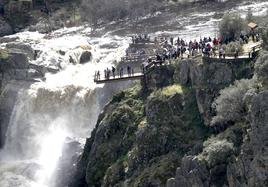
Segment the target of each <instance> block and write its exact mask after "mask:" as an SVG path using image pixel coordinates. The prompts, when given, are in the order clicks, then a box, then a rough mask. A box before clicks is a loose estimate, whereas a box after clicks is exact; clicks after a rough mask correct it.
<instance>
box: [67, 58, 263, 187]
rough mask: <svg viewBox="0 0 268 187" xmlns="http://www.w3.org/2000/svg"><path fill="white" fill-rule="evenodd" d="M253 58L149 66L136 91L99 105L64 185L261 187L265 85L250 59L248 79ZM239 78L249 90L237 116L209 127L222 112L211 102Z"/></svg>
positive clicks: (186, 61)
mask: <svg viewBox="0 0 268 187" xmlns="http://www.w3.org/2000/svg"><path fill="white" fill-rule="evenodd" d="M263 58H264V57H262V59H263ZM265 59H266V56H265ZM253 61H255V60H253ZM253 61H251V62H249V61H248V62H246V61H242V62H239V63H226V62H224V61H222V62H210V61H202V59H201V58H197V59H195V60H183V61H177V62H176V63H174V64H172V65H170V66H168V67H165V66H162V67H155V69H154V70H153V71H151V72H150V73H149V74H148V75H147V76H146V78H145V79H143V81H142V87H140V86H138V85H137V86H136V87H134V88H132V89H130V90H126V91H124V92H122V93H120V94H118V95H116V96H114V98H113V100H112V101H111V102H110V103H109V104H108V105H107V106H106V107H105V109H104V111H103V113H102V114H101V115H100V116H99V120H98V123H97V125H96V128H95V129H94V131H93V132H92V134H91V137H90V138H89V139H88V140H87V142H86V145H85V148H84V152H83V154H82V156H81V157H80V160H79V162H78V164H77V171H76V174H75V176H74V178H73V181H72V182H71V185H70V186H166V185H167V186H170V187H175V186H266V184H267V173H266V171H267V160H266V159H265V157H264V155H265V153H266V152H267V150H266V149H267V145H265V142H266V144H267V138H266V136H265V134H267V127H266V126H267V106H266V105H267V104H266V103H267V102H261V100H265V101H266V99H267V98H266V92H267V90H266V89H267V87H265V85H264V84H260V83H261V82H265V81H263V80H266V81H267V73H264V72H265V70H267V62H266V61H265V60H258V61H257V63H256V65H255V66H257V65H258V69H259V70H258V72H259V73H257V72H256V71H257V70H256V69H257V67H256V68H255V76H254V78H252V76H253ZM261 73H262V78H261V79H258V78H256V77H258V75H259V74H261ZM265 77H266V78H265ZM242 78H250V79H252V80H254V81H252V82H254V83H253V86H251V84H250V86H246V87H245V89H248V90H251V88H256V90H255V92H254V94H253V95H252V96H251V97H245V98H247V99H245V101H247V102H246V103H247V104H246V110H245V111H244V110H243V112H244V113H243V115H242V116H244V117H243V118H240V119H239V120H238V119H230V120H229V119H228V118H226V120H225V121H224V120H223V121H220V122H218V123H212V122H214V121H215V119H216V118H217V117H218V116H219V115H220V114H221V110H220V106H216V107H215V106H214V105H216V104H215V99H216V98H217V97H218V98H220V97H225V95H224V93H225V92H224V91H222V89H224V88H225V87H228V86H229V85H231V84H232V83H234V81H235V80H237V79H242ZM242 82H243V81H242ZM245 82H246V83H247V84H248V82H250V81H245ZM241 84H242V83H241ZM237 85H239V84H238V83H235V86H233V87H235V89H236V86H237ZM260 85H261V86H260ZM233 87H231V88H232V89H233ZM257 88H258V89H257ZM245 89H244V90H245ZM248 90H247V91H248ZM235 93H236V92H235ZM239 93H245V92H239ZM246 93H247V92H246ZM248 94H249V93H248ZM248 94H246V95H248ZM241 97H243V98H244V96H243V95H241ZM233 98H235V97H233ZM216 100H218V99H216ZM228 108H229V110H232V109H233V107H228ZM230 112H232V111H230ZM260 128H261V130H260ZM174 176H175V178H172V177H174Z"/></svg>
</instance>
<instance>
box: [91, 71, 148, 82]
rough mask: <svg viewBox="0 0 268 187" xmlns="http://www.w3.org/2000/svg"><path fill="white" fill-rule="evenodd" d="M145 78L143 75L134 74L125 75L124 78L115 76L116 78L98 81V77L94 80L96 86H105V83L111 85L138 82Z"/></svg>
mask: <svg viewBox="0 0 268 187" xmlns="http://www.w3.org/2000/svg"><path fill="white" fill-rule="evenodd" d="M143 76H144V74H143V73H134V74H132V75H123V76H121V77H120V76H118V75H117V76H115V77H110V78H109V79H108V78H100V79H97V78H96V77H95V78H94V82H95V83H96V84H103V83H111V82H119V81H128V80H136V79H140V78H142V77H143Z"/></svg>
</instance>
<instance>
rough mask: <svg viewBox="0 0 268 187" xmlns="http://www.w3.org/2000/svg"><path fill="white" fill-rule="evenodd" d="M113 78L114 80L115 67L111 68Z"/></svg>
mask: <svg viewBox="0 0 268 187" xmlns="http://www.w3.org/2000/svg"><path fill="white" fill-rule="evenodd" d="M112 72H113V77H114V78H115V67H113V66H112Z"/></svg>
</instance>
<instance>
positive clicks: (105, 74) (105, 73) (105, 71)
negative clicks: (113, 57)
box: [104, 69, 107, 79]
mask: <svg viewBox="0 0 268 187" xmlns="http://www.w3.org/2000/svg"><path fill="white" fill-rule="evenodd" d="M104 78H105V79H107V70H106V69H105V70H104Z"/></svg>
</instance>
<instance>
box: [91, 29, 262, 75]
mask: <svg viewBox="0 0 268 187" xmlns="http://www.w3.org/2000/svg"><path fill="white" fill-rule="evenodd" d="M250 37H252V40H253V42H258V41H259V40H260V36H259V34H256V33H252V32H251V33H248V34H243V33H241V35H240V37H239V40H238V41H239V42H240V44H241V45H243V44H247V43H248V42H249V38H250ZM146 41H150V37H149V36H148V35H147V34H141V35H135V36H132V42H133V43H134V44H135V43H139V42H146ZM155 42H157V43H159V44H160V46H161V50H158V51H157V52H156V56H155V58H149V59H148V61H146V62H144V63H143V64H142V68H141V69H142V71H143V72H144V71H145V70H146V69H147V67H148V66H149V65H150V64H159V65H162V64H163V63H165V62H166V61H170V60H172V59H177V58H182V59H183V58H184V57H186V58H190V57H194V56H196V55H198V54H202V55H203V56H207V57H213V56H214V57H216V56H217V55H218V57H219V58H224V59H225V57H226V49H225V48H224V47H223V44H228V42H231V41H223V40H221V38H216V37H215V38H213V39H212V38H211V37H204V38H200V39H199V40H196V39H194V40H190V41H189V42H187V41H186V40H184V39H182V38H180V37H178V38H176V39H175V38H173V37H170V38H169V39H168V38H160V39H159V38H155ZM130 53H131V52H130V51H126V55H127V56H128V55H129V54H130ZM217 53H218V54H217ZM139 54H140V55H145V52H144V51H142V50H141V52H140V53H139ZM238 56H239V49H237V48H235V52H234V57H235V58H237V57H238ZM125 69H126V72H127V76H128V77H131V76H134V68H131V67H130V66H129V65H128V66H127V67H126V68H125ZM116 76H117V77H118V78H121V77H124V68H123V67H120V68H117V69H116V68H115V67H112V68H111V69H109V68H107V69H105V70H104V78H105V79H106V80H109V79H111V77H113V78H115V77H116ZM95 79H96V80H100V72H99V71H97V72H96V73H95Z"/></svg>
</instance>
